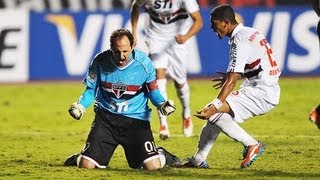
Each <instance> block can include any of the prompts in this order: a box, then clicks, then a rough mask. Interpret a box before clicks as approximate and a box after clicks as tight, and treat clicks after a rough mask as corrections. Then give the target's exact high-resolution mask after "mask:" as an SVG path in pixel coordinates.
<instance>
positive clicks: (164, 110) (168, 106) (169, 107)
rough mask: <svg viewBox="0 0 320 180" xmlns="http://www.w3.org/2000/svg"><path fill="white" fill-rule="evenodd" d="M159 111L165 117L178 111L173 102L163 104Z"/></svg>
mask: <svg viewBox="0 0 320 180" xmlns="http://www.w3.org/2000/svg"><path fill="white" fill-rule="evenodd" d="M158 110H159V111H160V113H161V114H162V115H164V116H169V115H170V114H171V113H173V112H174V111H175V110H176V106H175V105H174V102H173V100H168V101H166V102H164V103H162V104H161V105H160V106H159V107H158Z"/></svg>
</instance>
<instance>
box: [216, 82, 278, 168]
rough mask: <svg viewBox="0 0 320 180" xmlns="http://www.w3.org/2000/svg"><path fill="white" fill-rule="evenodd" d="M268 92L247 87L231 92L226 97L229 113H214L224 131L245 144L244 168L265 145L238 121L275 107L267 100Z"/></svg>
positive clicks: (218, 124)
mask: <svg viewBox="0 0 320 180" xmlns="http://www.w3.org/2000/svg"><path fill="white" fill-rule="evenodd" d="M266 92H270V91H260V90H259V89H258V88H252V87H245V88H243V89H241V90H239V91H236V92H234V93H231V94H230V95H229V96H228V97H227V99H226V101H227V105H228V107H229V114H227V113H217V114H215V115H214V116H215V118H213V119H212V121H213V122H214V123H215V124H216V125H217V126H218V127H219V128H220V129H221V131H222V132H223V133H225V134H226V135H227V136H229V137H231V138H232V139H234V140H236V141H238V142H240V143H242V145H243V146H244V151H243V161H242V163H241V167H242V168H246V167H249V166H250V165H251V164H252V163H253V162H254V161H255V160H256V158H257V157H259V156H260V155H261V154H262V153H263V152H264V150H265V145H263V144H262V143H260V142H258V141H257V140H256V139H255V138H254V137H252V136H251V135H250V134H248V133H247V132H246V131H245V130H244V129H243V128H242V127H240V126H239V124H238V123H241V122H243V121H245V120H247V119H249V118H251V117H253V116H257V115H262V114H265V113H267V112H269V111H270V110H271V109H273V108H274V107H275V105H273V104H271V103H269V102H268V101H266V100H265V98H267V97H268V96H267V95H266V94H265V93H266ZM230 114H231V115H232V116H231V115H230Z"/></svg>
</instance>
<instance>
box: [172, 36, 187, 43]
mask: <svg viewBox="0 0 320 180" xmlns="http://www.w3.org/2000/svg"><path fill="white" fill-rule="evenodd" d="M175 39H176V41H177V43H178V44H184V43H185V42H186V41H187V40H188V39H187V37H186V36H184V35H181V34H178V35H176V36H175Z"/></svg>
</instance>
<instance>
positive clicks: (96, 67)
mask: <svg viewBox="0 0 320 180" xmlns="http://www.w3.org/2000/svg"><path fill="white" fill-rule="evenodd" d="M112 59H113V54H112V52H111V50H107V51H104V52H101V53H99V54H98V55H97V56H96V57H95V58H94V59H93V60H92V62H91V65H90V67H89V70H88V72H87V75H86V76H85V78H84V80H83V82H84V84H85V85H86V86H87V89H86V91H85V92H84V93H83V94H82V96H81V97H80V99H79V103H81V104H82V105H83V106H84V107H85V108H88V107H89V105H90V104H91V103H92V101H93V100H94V99H95V108H100V109H104V110H107V111H109V112H111V113H114V114H121V115H124V116H128V117H132V118H136V119H140V120H145V121H149V120H150V114H151V108H150V107H149V106H148V98H150V100H151V102H152V103H153V105H155V106H158V105H160V104H161V103H163V102H164V101H165V99H164V98H163V96H162V95H161V94H160V91H159V89H158V86H157V83H156V75H155V69H154V66H153V64H152V62H151V60H150V59H149V57H148V56H147V55H146V54H145V53H143V52H141V51H139V50H134V51H133V52H132V53H131V55H130V60H129V62H128V64H127V65H126V66H125V67H121V68H120V67H117V66H116V65H115V64H114V63H113V60H112Z"/></svg>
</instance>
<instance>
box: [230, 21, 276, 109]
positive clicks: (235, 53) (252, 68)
mask: <svg viewBox="0 0 320 180" xmlns="http://www.w3.org/2000/svg"><path fill="white" fill-rule="evenodd" d="M229 44H230V52H229V65H228V69H227V72H237V73H241V74H243V75H244V76H245V77H246V79H245V81H244V82H243V83H242V85H241V86H242V87H243V86H256V87H257V88H261V89H262V90H263V91H265V92H266V94H268V95H267V96H269V97H266V99H268V101H269V102H271V103H276V102H278V100H279V96H280V88H279V85H278V80H279V76H280V74H281V71H280V69H279V67H278V66H277V56H276V53H274V51H273V50H272V49H271V47H270V44H269V43H268V42H267V40H266V38H265V36H264V35H262V34H261V33H260V32H259V31H257V30H256V29H254V28H250V27H245V26H243V25H242V24H239V25H238V26H237V27H236V28H235V29H234V30H233V32H232V34H231V37H230V40H229Z"/></svg>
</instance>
